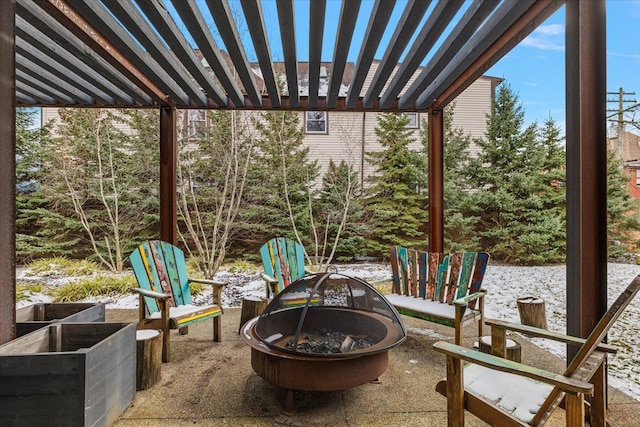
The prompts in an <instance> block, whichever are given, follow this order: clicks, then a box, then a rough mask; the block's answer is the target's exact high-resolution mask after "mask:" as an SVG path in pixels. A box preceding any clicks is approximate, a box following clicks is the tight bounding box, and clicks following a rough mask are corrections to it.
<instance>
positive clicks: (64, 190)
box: [37, 109, 158, 271]
mask: <svg viewBox="0 0 640 427" xmlns="http://www.w3.org/2000/svg"><path fill="white" fill-rule="evenodd" d="M127 114H130V113H128V112H127V111H111V110H110V111H104V110H99V109H60V110H59V115H60V120H61V122H60V125H59V126H58V128H57V129H56V134H57V135H58V136H57V137H56V138H52V140H51V141H50V143H48V144H46V146H44V145H43V146H42V147H41V149H40V150H39V157H40V158H41V159H42V164H43V167H42V168H41V169H40V170H39V173H38V182H39V187H38V192H37V194H38V196H39V197H41V198H42V199H43V200H44V201H45V203H46V208H45V209H40V210H39V211H38V214H39V218H38V221H39V225H40V226H41V229H40V236H39V237H42V238H44V239H46V240H48V241H49V242H55V245H56V247H51V248H49V249H50V255H54V254H62V255H69V256H76V257H90V256H93V257H95V258H97V259H98V260H99V262H101V263H102V264H103V265H105V266H106V267H108V268H110V269H111V270H113V271H120V270H122V268H123V266H124V260H125V259H126V256H127V255H128V253H129V251H130V249H131V247H132V246H135V244H136V243H137V242H139V241H140V240H141V239H143V238H144V237H145V235H148V233H149V228H150V227H154V226H157V217H156V216H154V215H155V214H156V213H157V212H158V197H157V189H155V191H154V189H150V188H149V186H150V185H151V183H157V182H158V179H157V174H158V172H157V169H156V170H155V172H154V173H153V175H149V174H150V173H151V171H150V170H149V165H154V164H155V165H157V163H158V155H157V146H158V144H157V138H156V139H155V141H150V140H149V138H146V137H142V136H141V135H137V136H135V137H132V136H128V135H126V134H124V133H123V132H122V131H121V130H119V129H121V128H122V127H123V126H122V122H123V120H125V119H124V118H125V117H127ZM131 123H133V122H131ZM148 127H149V128H151V126H148ZM156 129H157V127H156ZM134 133H135V130H134ZM156 136H157V134H156ZM154 150H155V151H154ZM154 193H155V194H154ZM151 195H153V197H151Z"/></svg>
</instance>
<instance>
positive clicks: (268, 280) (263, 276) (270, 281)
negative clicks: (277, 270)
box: [260, 273, 278, 284]
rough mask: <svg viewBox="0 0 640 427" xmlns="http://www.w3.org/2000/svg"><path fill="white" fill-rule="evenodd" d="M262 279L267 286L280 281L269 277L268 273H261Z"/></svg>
mask: <svg viewBox="0 0 640 427" xmlns="http://www.w3.org/2000/svg"><path fill="white" fill-rule="evenodd" d="M260 277H262V279H263V280H264V281H265V282H267V284H272V283H278V279H276V278H275V277H271V276H269V275H268V274H267V273H260Z"/></svg>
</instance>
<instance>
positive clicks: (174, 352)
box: [107, 308, 640, 427]
mask: <svg viewBox="0 0 640 427" xmlns="http://www.w3.org/2000/svg"><path fill="white" fill-rule="evenodd" d="M136 319H137V310H107V321H113V322H115V321H132V322H134V321H136ZM239 321H240V309H238V308H233V309H225V311H224V315H223V316H222V324H223V337H222V340H223V341H222V342H219V343H214V342H212V341H211V337H212V322H203V323H199V324H197V325H194V326H191V327H190V328H189V334H188V335H178V333H177V331H171V332H172V335H171V362H169V363H163V364H162V379H161V380H160V381H159V382H158V383H157V384H156V385H154V386H153V387H151V388H149V389H147V390H143V391H139V392H137V393H136V396H135V400H134V402H133V403H132V404H131V405H130V407H129V408H128V409H127V410H126V411H125V412H124V413H123V414H122V415H121V416H120V418H119V419H118V421H117V422H116V423H115V424H114V426H116V427H130V426H187V425H189V426H193V425H203V426H210V425H220V424H227V425H231V426H267V425H284V426H305V427H311V426H445V425H446V422H447V413H446V399H445V398H444V397H443V396H441V395H440V394H438V393H437V392H436V391H435V385H436V383H437V382H438V381H439V380H440V379H442V378H444V376H445V358H444V356H443V355H441V354H440V353H437V352H435V351H434V350H433V349H432V345H433V343H435V342H436V341H440V340H448V341H452V339H453V338H452V335H453V334H452V332H453V331H452V329H451V328H447V327H441V326H439V325H436V324H433V323H430V322H426V321H422V320H418V319H413V318H409V317H405V316H403V321H404V322H405V326H406V327H407V329H408V331H409V334H408V338H407V340H406V341H405V342H404V343H402V344H401V345H400V346H398V347H396V348H394V349H393V350H391V351H390V354H389V367H388V368H387V371H386V372H385V373H384V374H383V375H382V376H381V377H380V383H379V384H373V383H371V384H365V385H362V386H359V387H355V388H352V389H349V390H345V391H338V392H296V395H295V403H296V407H297V412H296V413H295V414H294V415H292V416H287V415H284V414H282V408H283V406H284V403H285V399H286V394H287V392H286V390H284V389H282V388H279V387H276V386H274V385H272V384H271V383H269V382H267V381H266V380H264V379H262V378H261V377H259V376H258V375H256V374H255V372H254V371H253V369H252V368H251V351H250V348H249V347H248V346H247V345H245V344H244V342H243V341H242V340H241V338H240V336H239V334H238V324H239ZM474 329H475V328H473V327H467V328H466V329H465V332H466V334H465V341H466V342H465V344H466V345H472V343H473V341H474V340H475V337H474V335H473V333H474ZM514 339H515V340H517V341H518V342H519V343H520V344H521V345H522V360H523V363H527V364H532V365H534V366H538V367H540V368H544V369H548V370H552V371H554V372H559V373H561V372H562V371H563V370H564V366H565V365H564V362H563V361H562V360H560V359H558V358H557V357H555V356H553V355H551V354H549V353H548V352H546V351H544V350H542V349H540V348H538V347H536V346H534V345H532V344H530V343H529V342H527V341H526V340H525V339H523V338H522V337H518V336H516V337H515V338H514ZM608 417H609V422H610V424H611V425H614V426H633V425H640V402H638V401H637V400H634V399H632V398H630V397H629V396H627V395H626V394H624V393H622V392H620V391H618V390H616V389H614V388H612V387H610V390H609V415H608ZM465 420H466V425H467V426H484V425H486V424H485V423H483V422H482V421H480V420H478V419H477V418H475V417H474V416H472V415H471V414H469V413H468V412H466V413H465ZM546 425H548V426H563V425H564V412H563V411H562V410H557V411H556V413H555V414H554V416H553V417H552V419H551V420H550V422H548V423H547V424H546Z"/></svg>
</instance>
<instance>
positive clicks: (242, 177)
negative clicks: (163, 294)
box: [177, 111, 254, 278]
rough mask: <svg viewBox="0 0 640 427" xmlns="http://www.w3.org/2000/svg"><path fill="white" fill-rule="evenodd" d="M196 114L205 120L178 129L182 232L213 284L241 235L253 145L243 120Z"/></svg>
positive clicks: (237, 115)
mask: <svg viewBox="0 0 640 427" xmlns="http://www.w3.org/2000/svg"><path fill="white" fill-rule="evenodd" d="M191 113H192V114H193V112H191ZM196 114H200V115H201V117H203V118H205V120H204V121H201V120H193V119H192V120H182V121H181V124H182V126H180V127H179V135H180V137H179V141H178V145H179V154H178V156H179V161H178V172H177V174H178V179H177V183H178V184H177V185H178V214H179V217H180V226H179V230H178V232H179V235H180V239H181V240H182V242H183V243H184V245H185V246H186V248H187V251H188V253H189V254H190V255H191V257H193V259H194V260H195V261H196V264H197V266H198V269H199V270H200V271H201V272H202V273H203V274H204V275H205V277H208V278H211V277H213V275H214V274H215V273H216V271H218V269H219V268H220V266H221V265H222V262H223V261H224V258H225V255H226V251H227V248H228V247H229V244H230V241H231V239H232V237H233V235H234V233H235V231H236V230H237V228H236V219H237V216H238V212H239V211H240V208H241V207H242V206H243V203H244V190H245V185H246V182H247V173H248V169H249V165H250V164H251V158H252V154H253V147H254V140H253V135H252V134H251V133H250V132H246V131H245V130H246V129H247V126H248V123H247V120H248V116H247V115H245V114H241V113H238V112H229V111H208V112H206V114H205V112H204V111H202V112H198V113H196Z"/></svg>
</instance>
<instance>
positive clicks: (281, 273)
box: [260, 237, 306, 293]
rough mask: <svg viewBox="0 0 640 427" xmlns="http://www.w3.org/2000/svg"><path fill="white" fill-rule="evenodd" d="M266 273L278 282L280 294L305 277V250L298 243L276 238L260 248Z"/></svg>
mask: <svg viewBox="0 0 640 427" xmlns="http://www.w3.org/2000/svg"><path fill="white" fill-rule="evenodd" d="M260 256H261V257H262V266H263V267H264V272H265V273H266V274H267V275H269V276H271V277H273V278H275V279H277V280H278V293H279V292H282V291H283V290H284V288H286V287H287V286H289V285H290V284H291V283H292V282H295V281H296V280H298V279H300V278H301V277H304V276H305V274H306V273H305V267H304V248H303V247H302V245H301V244H299V243H298V242H295V241H293V240H291V239H286V238H284V237H275V238H273V239H271V240H269V241H268V242H267V243H265V244H264V245H262V248H260Z"/></svg>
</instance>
